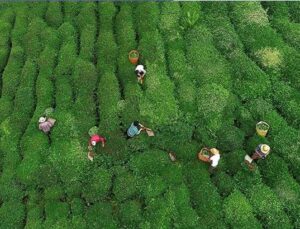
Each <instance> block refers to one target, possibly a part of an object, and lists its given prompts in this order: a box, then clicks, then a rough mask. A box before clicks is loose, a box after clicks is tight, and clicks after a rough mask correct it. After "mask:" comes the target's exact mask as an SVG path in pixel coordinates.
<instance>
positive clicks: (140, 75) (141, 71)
mask: <svg viewBox="0 0 300 229" xmlns="http://www.w3.org/2000/svg"><path fill="white" fill-rule="evenodd" d="M139 57H140V54H139V52H138V51H137V50H131V51H130V52H129V54H128V59H129V61H130V63H132V64H134V65H137V64H138V62H139ZM134 72H135V74H136V76H137V79H138V82H139V83H141V84H143V82H144V78H145V75H146V70H145V66H144V65H141V64H139V65H137V66H136V68H135V71H134Z"/></svg>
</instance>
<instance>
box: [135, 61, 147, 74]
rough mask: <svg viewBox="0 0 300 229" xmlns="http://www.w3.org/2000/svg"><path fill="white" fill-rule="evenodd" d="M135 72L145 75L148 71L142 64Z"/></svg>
mask: <svg viewBox="0 0 300 229" xmlns="http://www.w3.org/2000/svg"><path fill="white" fill-rule="evenodd" d="M135 70H136V71H139V72H143V73H144V75H145V74H146V70H145V69H144V65H141V64H140V65H138V66H136V68H135Z"/></svg>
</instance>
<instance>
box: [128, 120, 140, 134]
mask: <svg viewBox="0 0 300 229" xmlns="http://www.w3.org/2000/svg"><path fill="white" fill-rule="evenodd" d="M139 133H140V131H139V129H138V128H137V127H136V126H135V125H134V124H133V123H132V124H131V126H130V127H129V129H128V130H127V135H128V136H129V137H133V136H135V135H138V134H139Z"/></svg>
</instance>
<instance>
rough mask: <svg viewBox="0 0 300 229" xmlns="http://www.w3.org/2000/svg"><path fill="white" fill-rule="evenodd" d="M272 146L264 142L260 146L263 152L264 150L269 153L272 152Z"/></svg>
mask: <svg viewBox="0 0 300 229" xmlns="http://www.w3.org/2000/svg"><path fill="white" fill-rule="evenodd" d="M270 149H271V148H270V146H268V145H267V144H262V145H261V147H260V150H261V152H263V153H264V154H268V153H269V152H270Z"/></svg>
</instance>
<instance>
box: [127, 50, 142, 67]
mask: <svg viewBox="0 0 300 229" xmlns="http://www.w3.org/2000/svg"><path fill="white" fill-rule="evenodd" d="M139 56H140V54H139V52H138V51H137V50H131V51H130V52H129V53H128V59H129V61H130V63H132V64H137V63H138V61H139Z"/></svg>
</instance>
